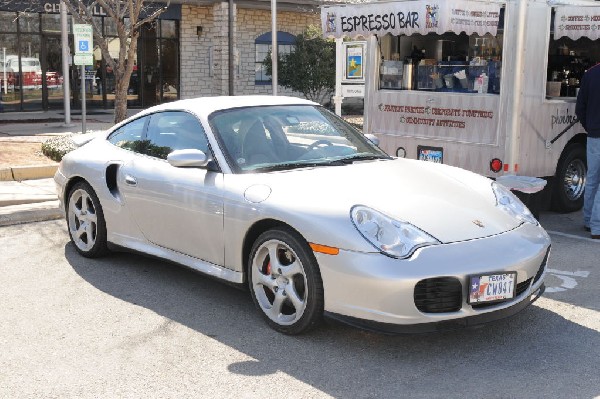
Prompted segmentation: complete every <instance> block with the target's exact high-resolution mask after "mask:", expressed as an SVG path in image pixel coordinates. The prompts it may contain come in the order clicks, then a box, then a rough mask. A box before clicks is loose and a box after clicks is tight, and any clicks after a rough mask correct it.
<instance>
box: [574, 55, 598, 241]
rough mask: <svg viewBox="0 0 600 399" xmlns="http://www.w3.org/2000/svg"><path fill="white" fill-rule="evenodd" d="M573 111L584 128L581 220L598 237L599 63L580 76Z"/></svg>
mask: <svg viewBox="0 0 600 399" xmlns="http://www.w3.org/2000/svg"><path fill="white" fill-rule="evenodd" d="M575 114H576V115H577V118H578V119H579V122H581V125H582V126H583V128H584V129H585V131H586V132H587V167H588V170H587V177H586V182H585V193H584V197H583V224H584V227H585V229H586V230H588V231H590V232H591V234H592V238H593V239H596V240H600V64H596V65H595V66H593V67H591V68H590V69H588V70H587V71H586V72H585V74H584V75H583V79H582V80H581V87H580V88H579V94H578V95H577V105H576V107H575Z"/></svg>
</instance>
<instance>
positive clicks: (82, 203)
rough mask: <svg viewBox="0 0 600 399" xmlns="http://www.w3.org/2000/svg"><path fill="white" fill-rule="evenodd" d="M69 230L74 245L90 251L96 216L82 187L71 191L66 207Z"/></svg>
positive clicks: (95, 226)
mask: <svg viewBox="0 0 600 399" xmlns="http://www.w3.org/2000/svg"><path fill="white" fill-rule="evenodd" d="M68 221H69V231H70V233H71V238H72V239H73V242H74V243H75V245H76V246H77V247H78V248H79V249H80V250H82V251H84V252H88V251H91V250H92V248H93V247H94V244H95V243H96V236H97V232H98V217H97V215H96V209H95V207H94V203H93V201H92V198H91V197H90V195H89V194H88V193H87V192H86V191H85V190H83V189H77V190H75V191H73V193H71V197H70V199H69V209H68Z"/></svg>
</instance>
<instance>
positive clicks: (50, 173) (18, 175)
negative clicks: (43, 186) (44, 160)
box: [0, 164, 58, 181]
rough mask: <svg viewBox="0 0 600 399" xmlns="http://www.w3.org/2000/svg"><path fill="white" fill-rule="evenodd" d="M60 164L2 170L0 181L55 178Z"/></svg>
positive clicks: (0, 170) (0, 171)
mask: <svg viewBox="0 0 600 399" xmlns="http://www.w3.org/2000/svg"><path fill="white" fill-rule="evenodd" d="M57 169H58V164H48V165H30V166H13V167H6V168H0V181H23V180H37V179H46V178H49V177H54V174H55V173H56V170H57Z"/></svg>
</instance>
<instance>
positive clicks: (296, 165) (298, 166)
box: [252, 159, 348, 172]
mask: <svg viewBox="0 0 600 399" xmlns="http://www.w3.org/2000/svg"><path fill="white" fill-rule="evenodd" d="M347 164H348V163H347V162H344V161H343V160H340V159H334V160H331V161H326V162H302V163H297V162H286V163H279V164H275V165H269V166H263V167H260V168H256V169H253V170H252V172H272V171H277V170H290V169H301V168H315V167H318V166H344V165H347Z"/></svg>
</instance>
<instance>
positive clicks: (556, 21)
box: [321, 0, 600, 212]
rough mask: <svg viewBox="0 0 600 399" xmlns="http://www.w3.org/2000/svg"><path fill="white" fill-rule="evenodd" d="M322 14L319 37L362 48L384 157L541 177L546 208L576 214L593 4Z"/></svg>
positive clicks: (417, 4) (451, 0)
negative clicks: (580, 106) (580, 98)
mask: <svg viewBox="0 0 600 399" xmlns="http://www.w3.org/2000/svg"><path fill="white" fill-rule="evenodd" d="M321 16H322V18H321V19H322V29H323V32H324V35H325V36H326V37H333V38H336V40H337V41H338V43H340V41H342V40H349V39H362V40H365V41H366V42H367V45H366V54H365V65H366V67H365V75H366V76H365V89H364V90H365V120H364V133H365V134H373V135H375V136H377V138H378V139H379V145H380V147H381V148H382V149H383V150H385V151H386V152H387V153H389V154H391V155H394V156H399V157H407V158H414V159H421V160H425V161H431V162H441V163H445V164H450V165H454V166H458V167H462V168H465V169H469V170H472V171H474V172H477V173H480V174H483V175H486V176H489V177H492V178H498V177H500V176H503V175H521V176H528V177H542V178H545V179H546V180H547V181H548V183H549V184H547V185H546V188H545V189H544V193H543V198H544V199H545V201H546V204H547V205H550V204H551V205H552V207H553V208H554V209H555V210H558V211H563V212H569V211H574V210H577V209H579V208H581V206H582V204H583V190H584V185H585V176H586V171H587V169H586V162H585V145H586V135H585V131H584V129H583V127H582V126H581V124H579V123H577V122H576V117H575V102H576V96H577V92H578V87H579V83H580V81H581V78H582V75H583V73H584V72H585V70H586V69H587V68H589V67H590V66H593V65H595V64H596V63H598V62H600V40H599V38H600V2H596V1H591V0H562V1H549V0H485V1H478V0H437V1H436V0H404V1H403V0H398V1H389V2H372V3H355V4H345V5H339V4H338V5H332V6H325V7H323V8H322V10H321ZM338 48H339V47H338ZM563 131H564V133H563V134H562V135H560V136H559V134H560V133H562V132H563ZM557 136H559V137H558V139H556V137H557ZM432 189H435V188H432ZM440 195H443V194H440Z"/></svg>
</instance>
